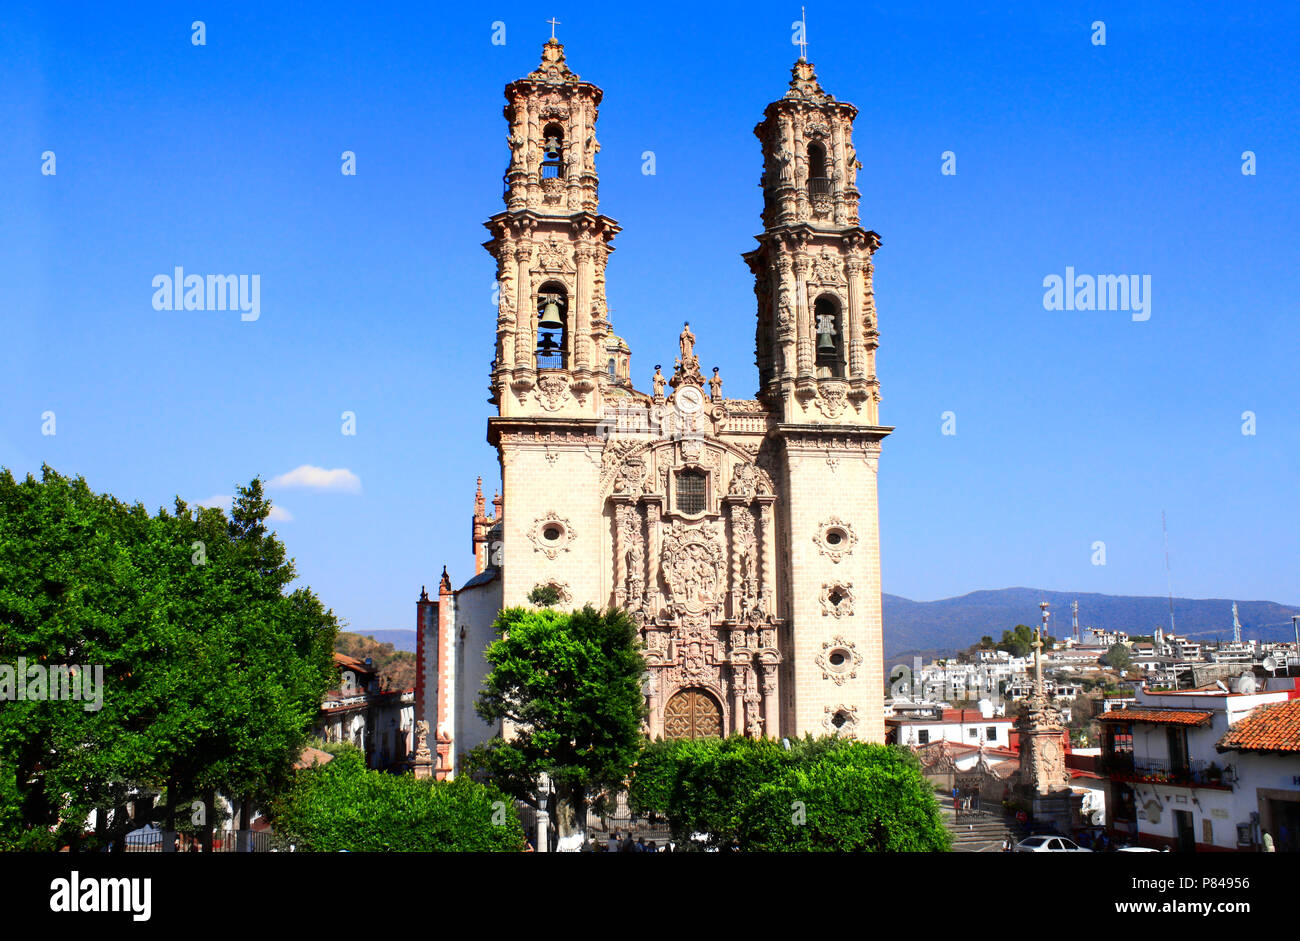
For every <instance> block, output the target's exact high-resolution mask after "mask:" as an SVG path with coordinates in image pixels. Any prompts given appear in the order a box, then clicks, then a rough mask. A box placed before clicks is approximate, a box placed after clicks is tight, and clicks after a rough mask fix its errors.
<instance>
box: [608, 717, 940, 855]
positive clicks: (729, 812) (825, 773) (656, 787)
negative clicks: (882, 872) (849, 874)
mask: <svg viewBox="0 0 1300 941" xmlns="http://www.w3.org/2000/svg"><path fill="white" fill-rule="evenodd" d="M628 796H629V802H630V803H631V805H632V806H633V808H634V809H635V810H637V811H638V812H640V813H657V814H662V815H664V816H665V817H667V818H668V820H669V822H670V825H671V827H672V830H673V835H674V839H676V840H677V841H678V842H679V843H681V844H682V846H684V847H686V848H696V847H701V846H713V847H733V848H738V849H746V850H777V849H802V850H812V849H839V850H845V851H849V850H853V851H857V850H867V849H875V850H941V849H946V848H947V845H948V844H947V835H946V832H945V831H944V829H943V827H942V825H941V823H940V821H939V818H938V807H937V805H936V804H935V803H934V798H933V796H932V793H931V789H930V787H929V785H928V784H926V782H925V780H924V778H923V777H922V776H921V772H920V767H919V765H918V764H917V763H916V761H915V759H914V758H913V757H912V756H911V755H910V753H908V752H907V751H906V750H905V749H899V748H895V747H892V746H883V745H864V744H862V743H859V742H853V741H851V740H847V739H841V738H836V737H822V738H816V739H815V738H812V737H805V738H803V739H795V740H792V741H790V742H789V743H788V746H787V745H785V744H783V743H778V742H775V741H772V740H770V739H749V738H744V737H741V736H732V737H730V738H726V739H701V740H683V739H675V740H669V741H657V742H654V743H653V744H651V745H649V746H647V747H646V749H645V751H644V752H643V753H642V755H641V757H640V758H639V759H638V761H637V764H636V768H635V770H634V772H633V776H632V780H631V784H630V786H629V790H628ZM791 828H796V830H797V833H796V832H795V830H792V829H791ZM700 837H702V838H703V839H702V840H701V839H700Z"/></svg>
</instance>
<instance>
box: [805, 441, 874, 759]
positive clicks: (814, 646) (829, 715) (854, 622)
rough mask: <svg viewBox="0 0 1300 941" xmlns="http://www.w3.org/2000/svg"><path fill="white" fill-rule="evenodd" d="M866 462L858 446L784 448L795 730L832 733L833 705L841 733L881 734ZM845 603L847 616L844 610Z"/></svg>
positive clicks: (870, 483)
mask: <svg viewBox="0 0 1300 941" xmlns="http://www.w3.org/2000/svg"><path fill="white" fill-rule="evenodd" d="M828 458H829V459H830V461H833V462H834V463H833V465H832V464H831V463H829V462H828ZM870 460H871V461H872V463H871V464H869V463H868V459H867V458H865V457H864V456H863V450H862V449H861V448H860V447H859V448H857V449H856V450H836V449H835V448H828V447H826V446H816V447H806V446H789V447H788V448H787V466H788V469H789V471H788V473H789V477H788V489H787V492H786V494H785V501H784V502H785V505H786V506H787V507H788V514H789V533H790V553H789V562H788V564H789V566H790V568H789V571H788V573H787V580H786V584H787V585H788V586H789V592H788V596H787V597H788V598H789V604H790V620H791V623H792V632H791V640H792V644H791V647H792V649H791V651H790V652H789V656H790V657H791V660H792V665H791V669H790V674H789V675H790V676H791V678H792V679H793V683H794V690H793V694H794V696H793V698H794V703H793V709H792V713H791V714H790V715H791V720H792V721H793V723H794V727H793V729H790V730H787V731H788V732H793V733H794V734H796V735H803V734H804V733H805V732H807V733H811V734H813V735H825V734H829V733H832V732H835V731H837V728H836V726H835V725H834V724H833V722H832V720H833V718H834V716H835V714H836V713H837V712H839V711H841V710H843V711H844V712H846V713H847V714H848V716H849V717H850V718H849V721H848V722H847V723H846V724H845V726H843V727H841V728H840V729H839V731H840V732H841V733H850V734H852V735H854V737H856V738H858V739H860V740H864V741H871V742H883V741H884V740H885V728H884V661H883V656H884V655H883V645H882V630H881V609H880V540H879V524H878V519H877V513H876V474H875V470H874V467H873V464H874V461H875V458H874V457H872V458H871V459H870ZM831 530H838V531H839V534H840V536H839V538H840V539H841V542H840V543H839V544H838V545H833V544H832V543H831V542H830V541H829V540H830V539H831V538H833V537H831V536H830V535H829V534H830V531H831ZM846 544H847V548H846ZM836 588H838V589H839V590H840V592H841V593H843V594H846V595H847V596H848V598H847V600H845V601H842V602H841V603H840V605H838V606H835V605H833V604H831V602H830V601H824V600H823V599H824V596H826V595H828V594H829V593H830V592H831V591H832V590H834V589H836ZM846 605H848V606H849V607H851V609H852V613H845V612H846V607H845V606H846ZM841 641H843V643H841ZM837 650H840V651H841V655H842V656H844V657H845V659H846V662H847V663H849V664H850V666H848V667H847V668H845V669H844V670H843V671H842V672H839V673H837V672H836V671H835V670H834V668H832V667H831V666H830V663H829V660H828V657H829V656H830V655H831V654H833V653H834V652H835V651H837ZM819 657H821V658H822V662H821V663H819V662H818V658H819ZM859 658H860V659H859ZM826 674H830V675H829V676H827V675H826ZM849 674H852V675H851V676H850V675H849ZM837 676H838V677H839V678H840V682H838V683H837V682H836V677H837Z"/></svg>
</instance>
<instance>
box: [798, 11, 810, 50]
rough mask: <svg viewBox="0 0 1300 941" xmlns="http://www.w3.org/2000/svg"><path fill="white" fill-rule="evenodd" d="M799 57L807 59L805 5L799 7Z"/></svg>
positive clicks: (806, 12)
mask: <svg viewBox="0 0 1300 941" xmlns="http://www.w3.org/2000/svg"><path fill="white" fill-rule="evenodd" d="M799 27H800V28H799V58H800V60H807V58H808V10H807V8H806V7H800V8H799Z"/></svg>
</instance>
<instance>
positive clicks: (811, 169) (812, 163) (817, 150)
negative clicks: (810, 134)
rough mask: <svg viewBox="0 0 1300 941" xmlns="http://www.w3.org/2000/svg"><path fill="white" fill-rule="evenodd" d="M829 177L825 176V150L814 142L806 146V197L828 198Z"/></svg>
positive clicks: (829, 190)
mask: <svg viewBox="0 0 1300 941" xmlns="http://www.w3.org/2000/svg"><path fill="white" fill-rule="evenodd" d="M830 192H831V181H830V177H828V176H827V175H826V148H825V147H823V146H822V145H821V144H818V143H816V142H814V143H811V144H809V145H808V195H809V196H829V195H830Z"/></svg>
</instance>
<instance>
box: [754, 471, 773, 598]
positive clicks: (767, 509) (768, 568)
mask: <svg viewBox="0 0 1300 941" xmlns="http://www.w3.org/2000/svg"><path fill="white" fill-rule="evenodd" d="M755 499H756V500H757V501H758V503H759V506H760V507H761V512H760V515H759V526H760V530H759V541H760V544H761V547H762V549H761V551H762V573H763V576H762V585H761V586H760V587H759V598H760V599H761V604H762V608H763V613H764V614H767V615H770V616H772V617H775V616H776V512H775V510H774V509H773V504H775V502H776V497H774V496H767V495H761V494H760V495H759V496H758V497H756V498H755Z"/></svg>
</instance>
